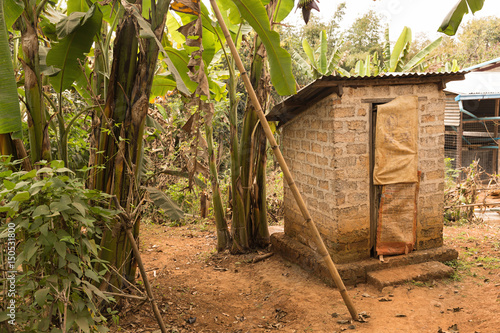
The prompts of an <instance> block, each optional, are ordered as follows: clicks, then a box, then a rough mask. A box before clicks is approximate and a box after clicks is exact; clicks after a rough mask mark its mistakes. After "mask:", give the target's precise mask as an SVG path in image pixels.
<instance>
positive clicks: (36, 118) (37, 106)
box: [16, 1, 51, 163]
mask: <svg viewBox="0 0 500 333" xmlns="http://www.w3.org/2000/svg"><path fill="white" fill-rule="evenodd" d="M24 8H25V9H24V12H23V13H22V14H21V16H20V17H19V19H18V20H17V22H16V28H17V29H19V30H20V31H21V46H22V50H23V58H22V59H20V61H21V64H22V65H23V69H24V90H25V102H26V108H27V109H28V112H27V115H28V133H29V142H30V154H31V161H32V162H33V163H36V162H38V161H40V160H46V161H50V160H51V151H50V142H49V134H48V124H47V119H46V117H45V104H44V100H43V94H42V79H41V75H40V57H39V53H38V52H39V51H38V50H39V45H38V34H37V31H38V15H37V12H36V6H33V5H32V3H31V2H28V1H25V3H24Z"/></svg>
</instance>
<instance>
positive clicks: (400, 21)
mask: <svg viewBox="0 0 500 333" xmlns="http://www.w3.org/2000/svg"><path fill="white" fill-rule="evenodd" d="M297 1H298V0H296V1H295V2H296V3H297ZM319 1H320V3H319V7H320V9H321V12H320V13H318V12H316V11H315V10H313V11H312V13H313V14H312V15H319V16H320V17H321V19H322V20H323V21H326V22H327V21H328V20H329V19H330V18H331V17H332V16H333V14H334V13H335V10H336V8H337V5H338V4H339V3H341V2H346V4H347V7H346V14H345V16H344V20H343V28H344V29H347V28H349V26H350V25H351V24H352V23H353V22H354V20H355V19H356V18H357V17H360V16H362V15H363V14H364V13H366V12H367V11H368V10H370V9H373V10H374V11H375V12H377V13H379V14H382V15H383V16H384V17H385V19H384V21H383V22H388V23H389V31H390V38H391V41H395V40H396V39H397V38H398V36H399V34H400V33H401V31H402V29H403V27H404V26H405V25H406V26H408V27H410V28H411V29H412V31H413V36H414V37H416V36H417V34H418V33H419V32H424V33H426V34H427V35H428V36H429V38H431V39H432V38H433V37H434V38H437V37H439V35H440V34H439V33H437V32H436V31H437V29H438V28H439V26H440V24H441V22H442V21H443V19H444V17H445V16H446V15H447V14H448V12H449V11H450V10H451V8H452V7H453V6H454V5H455V4H456V3H457V2H458V0H377V1H373V0H319ZM491 15H493V16H500V1H498V0H486V1H485V5H484V7H483V9H482V10H481V11H479V12H477V13H476V14H475V17H484V16H491ZM470 18H473V16H472V14H470V13H469V14H467V15H466V17H465V19H464V21H465V20H468V19H470ZM287 21H288V23H290V24H302V23H300V22H301V13H300V10H298V11H297V12H295V10H294V11H293V12H292V15H291V17H290V18H289V19H287Z"/></svg>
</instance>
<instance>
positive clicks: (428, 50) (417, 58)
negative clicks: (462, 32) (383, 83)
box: [403, 37, 443, 72]
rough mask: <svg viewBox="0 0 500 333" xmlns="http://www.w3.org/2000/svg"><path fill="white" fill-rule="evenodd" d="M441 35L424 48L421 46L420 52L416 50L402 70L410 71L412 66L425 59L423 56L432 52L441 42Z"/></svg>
mask: <svg viewBox="0 0 500 333" xmlns="http://www.w3.org/2000/svg"><path fill="white" fill-rule="evenodd" d="M442 39H443V38H442V37H439V38H438V39H436V40H435V41H433V42H432V43H430V44H429V45H427V46H426V47H425V48H423V49H422V50H421V51H420V52H418V53H417V54H416V55H415V56H414V57H413V58H412V59H411V60H410V61H409V62H408V63H407V64H406V65H405V66H404V67H403V72H408V71H411V70H412V69H413V68H415V67H417V66H418V65H420V64H421V63H422V61H424V60H425V58H426V57H427V56H428V55H429V53H431V52H432V50H434V49H435V48H436V47H438V46H439V45H440V44H441V41H442Z"/></svg>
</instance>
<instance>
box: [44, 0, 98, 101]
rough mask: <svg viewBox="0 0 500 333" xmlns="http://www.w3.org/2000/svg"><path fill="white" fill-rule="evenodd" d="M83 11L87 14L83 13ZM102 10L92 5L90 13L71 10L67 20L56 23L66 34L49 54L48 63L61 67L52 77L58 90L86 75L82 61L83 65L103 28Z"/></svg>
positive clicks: (67, 86)
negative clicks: (82, 68) (83, 73)
mask: <svg viewBox="0 0 500 333" xmlns="http://www.w3.org/2000/svg"><path fill="white" fill-rule="evenodd" d="M81 14H83V15H81ZM101 23H102V13H101V12H100V10H99V9H98V8H96V6H95V5H92V6H91V7H90V8H89V10H88V11H87V12H86V13H76V12H74V13H71V14H70V16H68V18H67V19H65V20H63V21H62V22H60V23H58V24H57V25H56V29H57V35H58V36H59V37H63V38H62V39H61V40H60V41H59V42H58V43H54V46H53V47H52V49H51V50H50V51H49V53H48V54H47V66H54V67H56V68H59V69H61V71H60V72H58V73H57V74H56V75H55V76H52V77H51V78H50V81H51V83H52V86H53V87H54V89H55V90H56V91H57V92H60V91H63V90H65V89H68V88H69V87H71V85H72V84H73V82H74V81H75V80H76V79H77V78H78V77H79V76H80V75H82V70H81V67H80V62H81V63H82V64H83V62H84V60H85V58H86V56H85V54H86V53H88V52H89V50H90V48H91V47H92V44H93V43H94V36H95V34H96V33H98V32H99V30H100V29H101Z"/></svg>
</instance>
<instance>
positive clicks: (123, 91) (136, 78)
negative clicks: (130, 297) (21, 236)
mask: <svg viewBox="0 0 500 333" xmlns="http://www.w3.org/2000/svg"><path fill="white" fill-rule="evenodd" d="M169 4H170V0H164V1H162V0H160V1H158V2H157V3H156V4H155V6H152V18H151V28H152V30H153V31H154V33H155V36H156V38H157V39H158V40H161V39H162V35H163V30H164V26H165V18H166V13H167V10H168V7H169ZM137 7H138V8H137V10H138V12H139V13H140V7H139V6H137ZM127 10H128V13H126V15H125V16H124V18H123V20H122V21H121V23H120V24H119V26H118V28H117V31H116V37H115V44H114V49H113V57H114V58H113V63H112V67H111V72H110V80H109V86H108V89H107V99H106V104H105V107H104V110H103V111H102V113H101V114H100V117H99V119H95V120H94V124H99V126H98V127H99V128H100V129H98V128H94V133H95V140H94V145H97V147H94V149H97V151H99V152H103V153H99V154H96V155H94V157H93V162H94V163H95V164H94V166H95V167H96V168H94V170H93V172H92V174H91V175H90V179H89V185H90V186H91V188H96V189H99V190H102V191H104V192H106V193H110V194H113V195H115V196H116V197H117V199H118V200H119V202H120V205H121V206H122V207H125V209H126V211H127V213H128V214H131V213H132V207H136V206H137V205H138V204H139V199H140V198H139V177H140V172H139V166H140V164H141V160H142V144H143V134H144V126H145V121H146V116H147V112H148V108H149V103H148V101H149V95H150V92H151V85H152V82H153V76H154V72H155V68H156V61H157V59H158V52H159V49H158V46H157V44H156V41H155V39H154V38H149V39H139V38H138V36H139V31H138V30H137V29H138V27H139V23H138V18H137V17H136V16H134V15H133V11H134V9H133V8H132V7H131V8H128V9H127ZM139 49H140V50H141V52H138V51H139ZM103 166H104V168H102V167H103ZM134 218H135V224H134V228H133V234H134V237H138V234H139V226H140V218H139V217H134ZM101 248H102V251H101V254H100V257H101V259H104V260H107V261H109V262H110V263H111V264H113V265H114V266H115V267H116V268H117V269H118V271H119V273H120V274H121V275H122V276H124V277H125V278H126V279H127V280H129V281H134V278H135V271H136V265H135V262H134V260H133V256H132V255H131V253H132V248H131V246H130V244H129V242H128V240H127V237H126V235H125V231H124V230H123V229H121V228H120V226H119V225H116V226H112V227H111V229H108V230H105V231H104V234H103V237H102V240H101ZM111 283H113V284H114V285H119V284H120V280H119V278H118V277H115V278H114V279H112V281H111Z"/></svg>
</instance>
